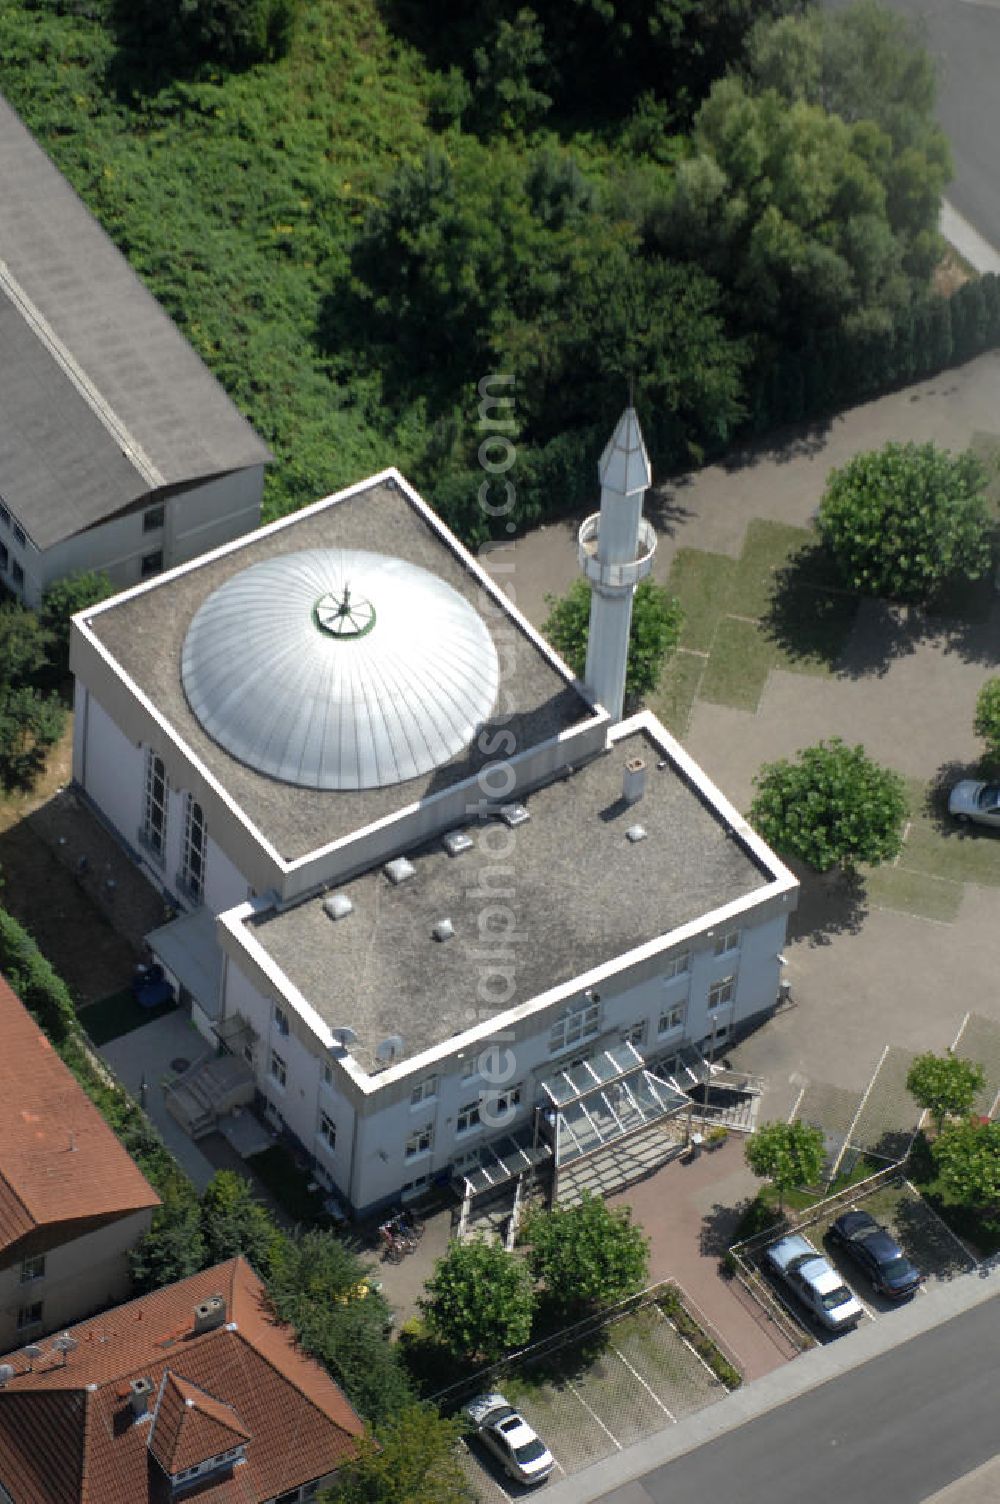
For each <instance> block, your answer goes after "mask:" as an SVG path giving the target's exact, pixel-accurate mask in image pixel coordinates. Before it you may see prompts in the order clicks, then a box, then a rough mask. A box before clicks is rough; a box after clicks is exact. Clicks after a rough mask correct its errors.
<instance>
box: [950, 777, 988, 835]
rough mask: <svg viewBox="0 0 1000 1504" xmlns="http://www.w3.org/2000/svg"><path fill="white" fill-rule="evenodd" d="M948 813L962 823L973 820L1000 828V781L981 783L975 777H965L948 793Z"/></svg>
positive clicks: (979, 823)
mask: <svg viewBox="0 0 1000 1504" xmlns="http://www.w3.org/2000/svg"><path fill="white" fill-rule="evenodd" d="M948 813H949V815H952V816H954V818H955V819H956V820H957V821H958V822H959V824H960V825H964V824H965V823H966V822H967V821H969V820H971V821H973V823H974V824H976V825H986V826H988V827H989V828H990V829H991V830H1000V783H980V782H978V781H977V780H976V779H975V778H963V779H962V781H961V783H956V784H955V786H954V788H953V789H952V791H951V793H950V794H949V795H948Z"/></svg>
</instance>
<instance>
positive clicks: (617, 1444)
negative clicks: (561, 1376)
mask: <svg viewBox="0 0 1000 1504" xmlns="http://www.w3.org/2000/svg"><path fill="white" fill-rule="evenodd" d="M566 1388H567V1389H568V1390H569V1391H570V1392H571V1393H572V1394H575V1395H576V1397H577V1399H578V1400H579V1401H580V1404H581V1405H582V1406H583V1408H584V1409H585V1410H586V1411H587V1414H588V1415H591V1416H592V1417H593V1418H594V1420H596V1422H597V1424H598V1425H599V1426H600V1428H601V1430H602V1431H603V1432H604V1434H605V1436H606V1437H607V1438H608V1440H609V1441H612V1442H614V1444H615V1447H616V1448H617V1450H618V1451H619V1452H620V1451H622V1450H623V1448H622V1444H621V1442H620V1441H619V1440H618V1437H617V1436H616V1435H615V1434H614V1432H613V1431H609V1430H608V1428H607V1426H606V1425H605V1424H604V1422H603V1420H602V1419H601V1417H600V1416H599V1415H598V1413H597V1411H596V1410H593V1409H591V1407H590V1406H589V1405H588V1404H587V1401H586V1400H585V1399H584V1397H583V1395H582V1394H581V1393H580V1391H579V1390H578V1389H577V1387H576V1385H575V1384H574V1383H573V1381H572V1379H567V1380H566Z"/></svg>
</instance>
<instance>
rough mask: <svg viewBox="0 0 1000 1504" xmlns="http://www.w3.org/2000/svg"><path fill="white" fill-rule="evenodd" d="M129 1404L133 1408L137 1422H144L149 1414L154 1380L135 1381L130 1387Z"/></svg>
mask: <svg viewBox="0 0 1000 1504" xmlns="http://www.w3.org/2000/svg"><path fill="white" fill-rule="evenodd" d="M128 1388H129V1396H128V1402H129V1404H130V1405H131V1406H132V1414H133V1415H134V1416H135V1418H136V1420H142V1417H143V1416H144V1415H148V1414H149V1396H150V1395H151V1394H152V1392H153V1381H152V1379H148V1378H142V1379H133V1380H132V1382H131V1384H130V1385H129V1386H128Z"/></svg>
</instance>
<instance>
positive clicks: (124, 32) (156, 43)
mask: <svg viewBox="0 0 1000 1504" xmlns="http://www.w3.org/2000/svg"><path fill="white" fill-rule="evenodd" d="M297 9H298V3H297V0H111V12H112V15H113V17H114V20H115V24H116V26H117V28H118V31H119V35H120V36H121V37H122V39H123V40H124V41H125V42H126V43H127V45H129V46H130V47H132V48H133V49H135V51H136V52H138V53H140V54H141V55H142V57H143V60H144V62H145V63H146V64H147V66H148V65H153V66H156V65H159V66H162V65H164V64H166V65H167V66H168V67H169V66H172V67H197V66H199V65H200V64H202V63H221V64H222V65H223V67H227V68H242V67H245V66H247V65H248V64H250V63H257V62H260V61H262V60H263V59H264V58H277V57H283V56H284V54H285V53H286V52H287V51H288V48H289V46H290V45H291V38H292V29H293V26H294V23H295V15H296V11H297Z"/></svg>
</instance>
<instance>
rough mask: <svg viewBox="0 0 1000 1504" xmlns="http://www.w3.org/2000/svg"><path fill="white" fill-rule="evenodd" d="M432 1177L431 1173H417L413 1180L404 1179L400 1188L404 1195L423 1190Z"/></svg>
mask: <svg viewBox="0 0 1000 1504" xmlns="http://www.w3.org/2000/svg"><path fill="white" fill-rule="evenodd" d="M430 1179H431V1177H430V1176H429V1175H416V1176H414V1178H413V1179H412V1180H404V1181H403V1184H402V1185H401V1186H400V1188H399V1189H400V1192H401V1194H402V1195H404V1196H407V1195H413V1194H414V1193H415V1192H417V1191H422V1190H423V1188H424V1186H425V1185H429V1184H430Z"/></svg>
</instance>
